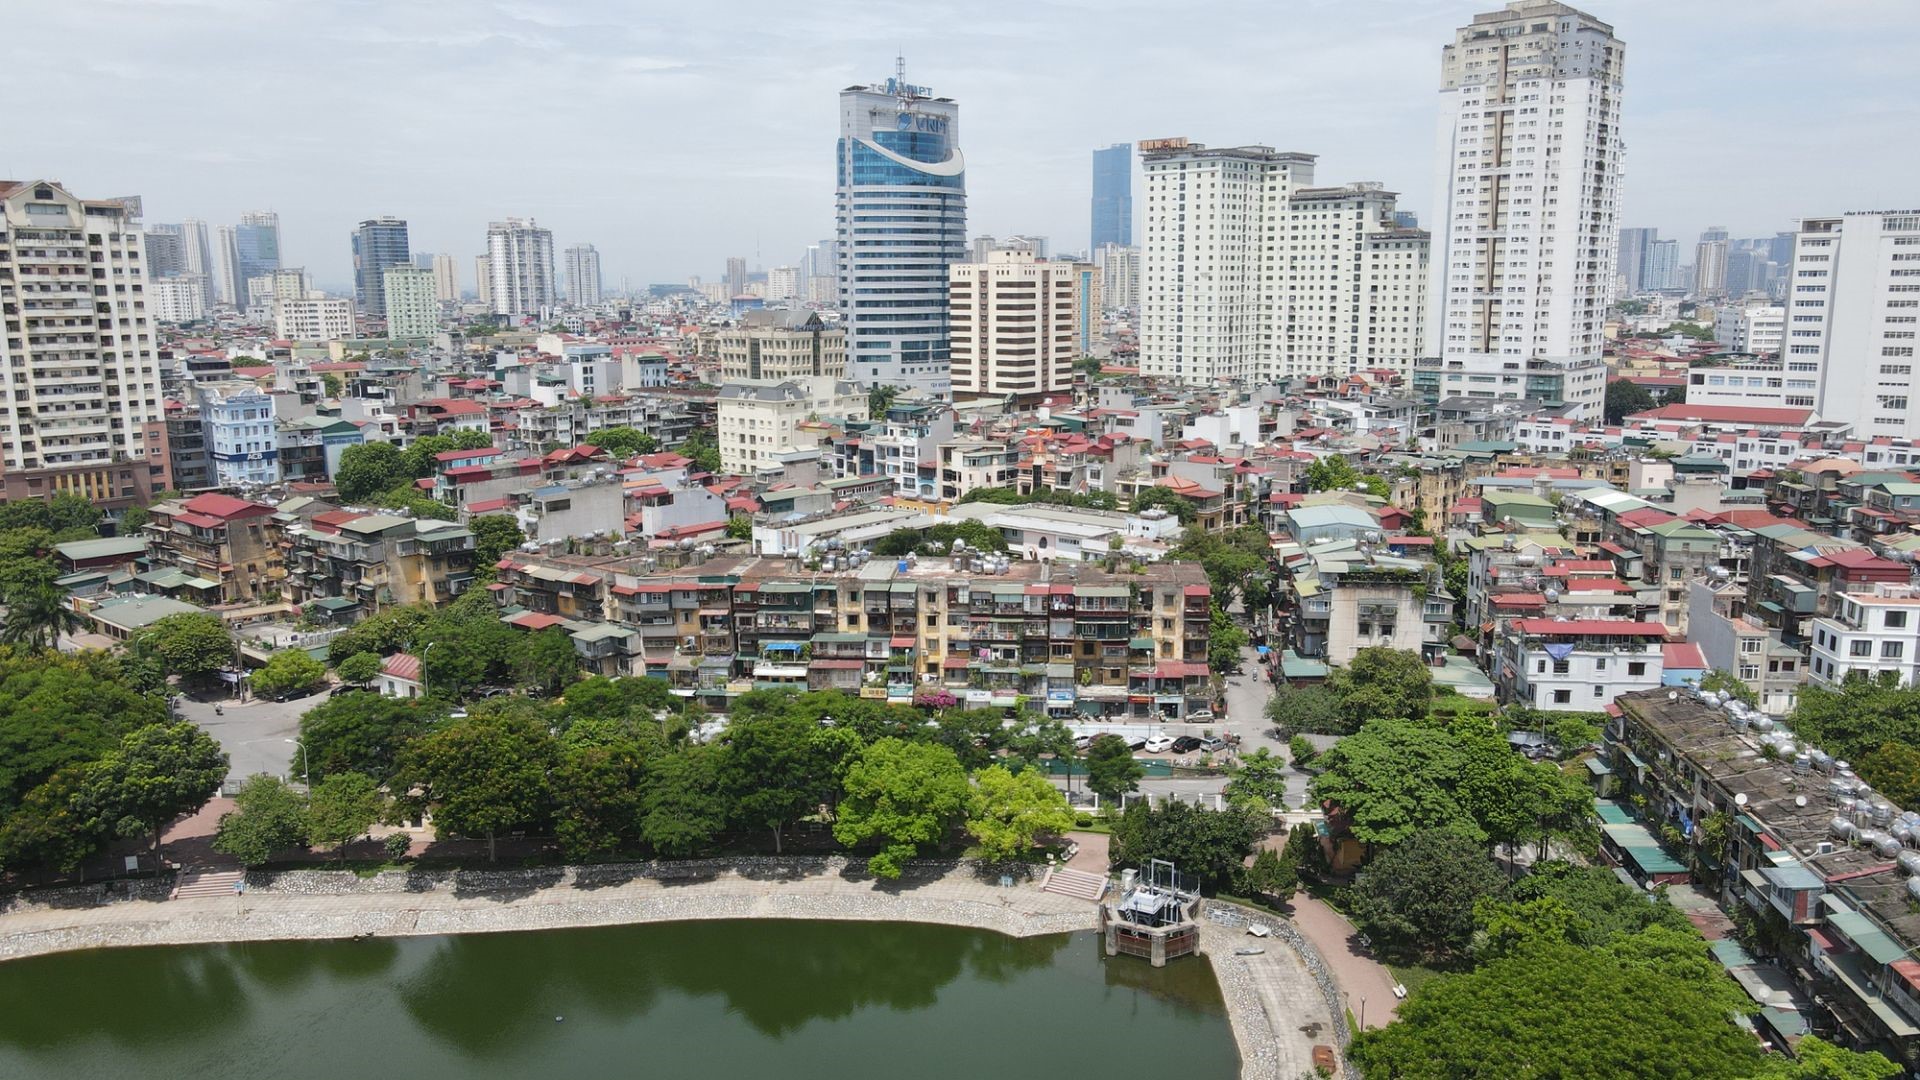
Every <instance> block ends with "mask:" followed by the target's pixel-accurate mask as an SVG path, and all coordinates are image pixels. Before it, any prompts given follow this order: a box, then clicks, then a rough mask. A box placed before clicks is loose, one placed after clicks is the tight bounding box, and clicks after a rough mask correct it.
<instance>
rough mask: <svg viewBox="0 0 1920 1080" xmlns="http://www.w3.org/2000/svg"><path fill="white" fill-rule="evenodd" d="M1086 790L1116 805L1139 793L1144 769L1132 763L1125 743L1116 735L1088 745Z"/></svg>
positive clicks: (1095, 740) (1129, 750) (1106, 736)
mask: <svg viewBox="0 0 1920 1080" xmlns="http://www.w3.org/2000/svg"><path fill="white" fill-rule="evenodd" d="M1086 764H1087V790H1088V791H1091V792H1093V793H1094V794H1095V795H1098V796H1100V798H1101V799H1102V800H1103V801H1104V802H1106V803H1108V804H1109V805H1112V804H1117V803H1118V802H1119V801H1120V797H1121V796H1122V795H1124V794H1126V793H1127V792H1129V791H1138V790H1139V788H1140V778H1141V777H1143V776H1145V775H1147V769H1146V766H1144V765H1142V764H1140V762H1138V761H1137V760H1135V759H1134V756H1133V750H1132V749H1131V748H1130V747H1128V746H1127V740H1125V739H1123V738H1121V737H1120V736H1118V735H1097V736H1095V737H1094V740H1093V741H1092V742H1091V743H1088V744H1087V762H1086Z"/></svg>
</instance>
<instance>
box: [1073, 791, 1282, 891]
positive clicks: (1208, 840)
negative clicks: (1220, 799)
mask: <svg viewBox="0 0 1920 1080" xmlns="http://www.w3.org/2000/svg"><path fill="white" fill-rule="evenodd" d="M1258 835H1259V825H1258V823H1257V821H1256V819H1255V818H1254V816H1253V815H1251V814H1248V813H1244V812H1242V811H1239V810H1201V809H1199V808H1198V807H1195V806H1192V805H1189V804H1187V803H1183V802H1170V803H1167V804H1165V805H1164V806H1158V807H1156V806H1152V805H1149V802H1148V800H1145V799H1142V800H1140V801H1139V802H1136V803H1134V804H1133V805H1132V806H1129V807H1127V811H1126V813H1124V814H1121V815H1120V820H1119V821H1118V822H1117V823H1115V825H1114V827H1113V838H1112V841H1111V844H1110V845H1109V851H1108V859H1109V861H1110V862H1111V863H1112V865H1113V866H1115V867H1128V866H1131V867H1140V866H1145V865H1146V863H1147V861H1148V860H1150V859H1166V860H1168V861H1170V862H1172V863H1173V865H1174V867H1175V868H1176V869H1178V870H1179V871H1180V875H1181V877H1182V878H1183V879H1184V880H1185V881H1187V882H1189V883H1191V884H1194V885H1197V886H1198V887H1199V888H1200V889H1201V890H1203V891H1205V892H1208V893H1212V892H1217V891H1219V890H1221V889H1224V888H1227V887H1228V886H1229V885H1232V884H1233V883H1234V881H1235V880H1237V879H1238V878H1239V876H1240V868H1241V864H1242V863H1244V862H1245V861H1246V857H1247V854H1248V852H1250V851H1252V850H1253V841H1254V838H1255V837H1256V836H1258Z"/></svg>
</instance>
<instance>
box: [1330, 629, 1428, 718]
mask: <svg viewBox="0 0 1920 1080" xmlns="http://www.w3.org/2000/svg"><path fill="white" fill-rule="evenodd" d="M1326 686H1327V689H1328V690H1329V691H1330V692H1331V693H1333V694H1334V696H1335V697H1337V698H1338V699H1339V702H1340V706H1339V707H1340V714H1341V716H1343V717H1344V718H1345V719H1346V722H1347V723H1348V724H1349V725H1351V728H1350V730H1353V729H1357V728H1358V727H1359V726H1360V725H1361V724H1364V723H1366V722H1367V721H1369V720H1373V719H1376V718H1385V719H1394V720H1419V719H1422V718H1424V717H1425V716H1426V715H1427V709H1428V707H1429V706H1430V705H1431V704H1432V703H1433V671H1432V670H1431V669H1430V668H1428V667H1427V665H1426V664H1425V663H1424V662H1422V661H1421V659H1420V656H1419V654H1417V653H1413V652H1409V651H1407V650H1405V649H1389V648H1386V647H1384V646H1373V647H1370V648H1365V649H1361V650H1359V651H1358V652H1356V653H1354V654H1353V660H1352V661H1351V662H1349V663H1348V664H1347V665H1346V666H1345V667H1338V668H1335V669H1333V672H1332V673H1331V674H1330V675H1329V676H1328V677H1327V683H1326Z"/></svg>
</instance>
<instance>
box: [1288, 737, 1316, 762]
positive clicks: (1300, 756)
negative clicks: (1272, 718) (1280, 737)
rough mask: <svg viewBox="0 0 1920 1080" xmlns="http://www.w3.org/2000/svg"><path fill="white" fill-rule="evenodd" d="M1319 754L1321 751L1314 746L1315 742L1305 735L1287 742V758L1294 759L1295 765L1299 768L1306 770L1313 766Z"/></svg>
mask: <svg viewBox="0 0 1920 1080" xmlns="http://www.w3.org/2000/svg"><path fill="white" fill-rule="evenodd" d="M1319 753H1320V751H1319V750H1318V749H1316V748H1315V747H1314V745H1313V740H1312V739H1309V738H1307V737H1306V736H1305V735H1295V736H1294V737H1293V738H1291V739H1288V740H1287V757H1288V758H1290V759H1292V761H1293V763H1294V765H1296V766H1298V767H1299V768H1303V769H1304V768H1306V767H1307V766H1308V765H1311V764H1312V763H1313V759H1314V758H1315V757H1317V756H1318V755H1319Z"/></svg>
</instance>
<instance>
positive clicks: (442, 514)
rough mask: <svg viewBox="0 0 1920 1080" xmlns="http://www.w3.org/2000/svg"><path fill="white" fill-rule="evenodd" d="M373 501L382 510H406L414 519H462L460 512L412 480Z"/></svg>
mask: <svg viewBox="0 0 1920 1080" xmlns="http://www.w3.org/2000/svg"><path fill="white" fill-rule="evenodd" d="M371 501H372V503H373V505H375V506H378V507H380V508H381V509H382V510H404V511H406V512H407V513H409V514H412V515H413V516H414V517H417V518H426V519H428V520H430V521H456V520H458V519H459V517H460V512H459V511H458V510H455V509H454V508H453V507H451V506H448V505H447V504H446V503H443V502H441V501H440V500H438V499H435V498H432V497H431V496H429V495H427V494H426V493H425V492H423V491H421V490H420V489H419V488H418V487H416V486H414V483H413V481H411V480H408V481H406V482H405V483H400V484H395V485H394V486H393V487H391V488H389V489H388V490H386V491H383V492H381V493H379V494H378V495H375V496H374V497H373V499H372V500H371Z"/></svg>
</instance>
